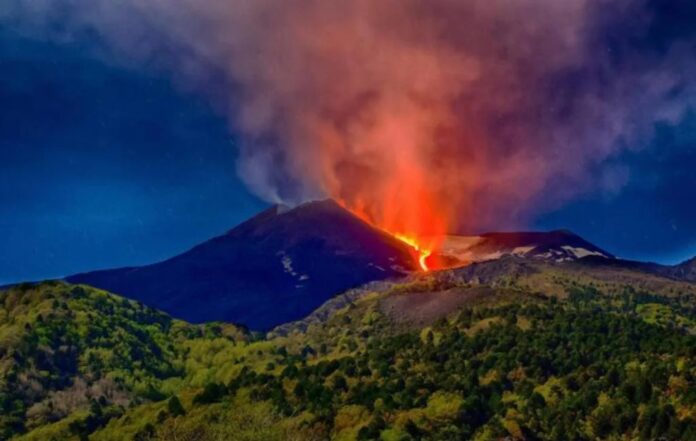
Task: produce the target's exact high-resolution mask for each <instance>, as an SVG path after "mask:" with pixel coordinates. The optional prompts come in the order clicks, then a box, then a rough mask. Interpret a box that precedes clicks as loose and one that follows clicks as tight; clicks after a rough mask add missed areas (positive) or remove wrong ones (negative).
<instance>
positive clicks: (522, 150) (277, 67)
mask: <svg viewBox="0 0 696 441" xmlns="http://www.w3.org/2000/svg"><path fill="white" fill-rule="evenodd" d="M654 3H655V2H648V1H638V0H635V1H627V0H626V1H619V2H607V1H603V0H566V1H557V0H521V1H520V0H470V1H466V2H463V1H460V0H431V1H425V0H382V1H378V2H375V1H372V0H353V1H350V2H341V1H326V0H324V1H321V0H296V1H287V0H253V1H252V0H228V1H219V0H150V1H147V2H136V1H134V0H120V1H114V0H109V1H105V0H90V1H87V0H72V1H59V0H40V1H39V0H33V1H14V2H12V1H10V2H9V3H7V4H5V5H4V6H2V7H0V20H1V21H2V22H4V23H5V24H11V25H12V26H15V27H17V29H19V30H21V32H28V33H34V34H35V35H37V36H40V37H41V38H62V39H66V40H80V39H85V38H90V39H94V40H96V41H99V42H100V44H102V45H103V47H105V48H108V50H109V52H110V53H111V54H116V55H117V56H118V57H119V58H120V59H122V60H128V62H133V63H136V64H138V63H139V64H144V65H147V66H149V67H156V68H157V69H161V70H164V71H167V72H169V73H170V74H171V75H172V78H173V79H174V81H176V82H177V83H178V84H180V85H181V87H185V88H187V89H191V90H196V91H199V92H201V93H205V94H206V95H207V96H209V97H210V99H211V100H213V101H214V102H215V103H216V104H217V105H218V106H219V108H220V109H221V110H222V111H224V112H226V113H227V114H228V115H229V118H230V123H231V125H232V126H233V128H234V130H236V131H238V132H239V133H241V134H242V142H241V144H240V145H239V148H240V159H239V161H240V162H239V164H238V171H239V174H240V176H241V177H242V178H243V179H244V180H245V181H246V182H247V184H248V185H249V187H250V188H251V189H252V190H253V191H255V192H256V193H257V194H258V195H260V196H261V197H264V198H266V199H267V200H269V201H273V202H279V201H284V202H288V203H298V202H301V201H303V200H306V199H309V198H316V197H322V196H331V197H335V198H339V199H341V200H343V201H344V202H345V203H346V204H347V205H348V206H349V207H351V208H352V209H354V210H355V211H359V212H361V213H364V214H365V215H366V216H367V217H369V218H371V219H372V220H373V221H375V222H377V223H378V224H380V225H383V226H385V227H387V228H389V229H393V230H397V231H404V232H413V233H417V234H424V233H426V232H428V231H431V230H432V231H439V230H443V229H449V230H452V229H467V230H470V229H478V228H501V227H503V228H504V227H506V226H507V227H510V226H513V225H518V224H520V223H524V222H525V221H526V220H528V219H529V218H530V217H531V216H534V215H535V214H537V213H539V212H541V211H544V210H548V209H551V208H554V207H556V206H558V205H559V204H562V203H564V202H566V201H568V200H569V199H571V198H574V197H576V196H578V195H580V194H583V193H585V192H588V191H607V192H609V193H612V194H613V193H616V192H618V191H620V188H621V187H622V185H624V184H625V182H627V180H628V179H629V176H630V172H629V171H627V170H625V169H622V168H615V167H614V166H613V165H612V164H611V162H612V161H611V160H612V159H613V158H616V157H617V155H620V154H621V152H623V151H625V150H630V149H640V148H642V147H643V146H645V145H646V144H647V143H648V142H649V141H650V139H651V137H652V136H653V130H654V126H655V124H656V123H658V122H659V123H667V124H675V123H677V122H679V121H680V119H681V118H682V115H683V113H684V112H685V110H686V109H687V108H688V106H689V105H690V104H691V103H692V102H693V98H694V81H693V80H692V78H696V76H694V74H695V73H696V69H695V66H694V61H693V60H694V56H693V55H694V54H693V41H694V39H693V36H691V35H676V36H672V37H670V39H669V40H668V41H660V43H661V44H660V45H659V47H658V46H652V45H650V44H649V42H650V41H652V40H654V39H653V38H652V37H653V36H651V34H650V32H653V31H654V29H655V26H654V25H655V24H656V23H657V24H660V23H659V20H660V17H659V16H657V15H656V14H658V12H656V11H657V10H656V8H654V7H653V6H654ZM627 17H630V19H629V20H627ZM605 163H606V164H608V165H607V166H606V167H607V168H606V170H604V171H600V172H599V174H597V172H596V170H597V169H598V168H599V169H600V170H601V169H602V167H603V164H605ZM593 176H599V177H600V178H599V179H593V178H592V177H593ZM424 213H427V215H424Z"/></svg>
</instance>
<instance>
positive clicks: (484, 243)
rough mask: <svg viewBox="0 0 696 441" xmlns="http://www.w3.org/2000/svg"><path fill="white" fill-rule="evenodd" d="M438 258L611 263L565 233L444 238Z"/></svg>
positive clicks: (595, 248)
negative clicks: (599, 260)
mask: <svg viewBox="0 0 696 441" xmlns="http://www.w3.org/2000/svg"><path fill="white" fill-rule="evenodd" d="M441 254H442V255H443V256H445V257H448V258H450V259H455V260H458V261H460V262H465V263H468V262H480V261H484V260H494V259H499V258H500V257H503V256H510V255H513V256H518V257H526V258H532V259H541V260H549V261H555V262H564V261H571V260H577V259H581V258H583V257H587V256H596V257H603V258H607V259H612V258H614V256H612V255H611V254H610V253H608V252H606V251H604V250H603V249H601V248H599V247H598V246H596V245H594V244H592V243H590V242H588V241H586V240H585V239H583V238H582V237H580V236H578V235H577V234H575V233H572V232H570V231H567V230H556V231H549V232H511V233H486V234H482V235H480V236H453V235H452V236H447V237H446V239H445V242H444V244H443V249H442V252H441Z"/></svg>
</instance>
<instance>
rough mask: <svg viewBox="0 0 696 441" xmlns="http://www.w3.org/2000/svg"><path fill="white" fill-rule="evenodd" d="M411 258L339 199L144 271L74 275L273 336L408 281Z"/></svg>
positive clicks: (262, 219)
mask: <svg viewBox="0 0 696 441" xmlns="http://www.w3.org/2000/svg"><path fill="white" fill-rule="evenodd" d="M412 269H413V258H412V256H411V254H410V251H409V250H408V249H407V247H406V246H405V245H404V244H402V243H401V242H400V241H398V240H396V239H394V238H392V237H391V236H388V235H386V234H384V233H383V232H381V231H379V230H376V229H375V228H373V227H371V226H369V225H368V224H366V223H364V222H363V221H361V220H359V219H358V218H356V217H355V216H353V215H352V214H350V213H349V212H348V211H346V210H344V209H343V208H341V207H340V206H338V204H336V203H335V202H333V201H320V202H311V203H307V204H304V205H301V206H299V207H297V208H294V209H287V208H284V207H273V208H271V209H269V210H267V211H265V212H263V213H261V214H259V215H258V216H256V217H254V218H252V219H250V220H248V221H247V222H244V223H243V224H241V225H239V226H238V227H236V228H234V229H233V230H231V231H229V232H228V233H227V234H225V235H223V236H220V237H217V238H214V239H212V240H209V241H207V242H205V243H203V244H201V245H199V246H197V247H195V248H193V249H191V250H190V251H188V252H186V253H184V254H181V255H179V256H176V257H174V258H171V259H169V260H166V261H164V262H160V263H156V264H154V265H148V266H144V267H137V268H122V269H114V270H106V271H97V272H92V273H86V274H78V275H75V276H70V277H68V278H67V279H66V280H67V281H69V282H71V283H84V284H88V285H92V286H96V287H98V288H102V289H105V290H108V291H111V292H115V293H118V294H121V295H124V296H126V297H129V298H132V299H136V300H140V301H142V302H144V303H146V304H147V305H149V306H153V307H156V308H159V309H161V310H163V311H166V312H168V313H170V314H172V315H173V316H175V317H178V318H182V319H184V320H187V321H190V322H194V323H198V322H203V321H214V320H223V321H230V322H235V323H241V324H244V325H247V326H249V327H251V328H252V329H268V328H271V327H273V326H275V325H278V324H280V323H284V322H288V321H292V320H297V319H300V318H302V317H303V316H305V315H306V314H308V313H310V312H311V311H312V310H314V309H315V308H316V307H317V306H319V305H321V304H322V303H323V302H324V301H326V300H327V299H328V298H330V297H331V296H333V295H335V294H338V293H340V292H343V291H345V290H346V289H349V288H352V287H354V286H358V285H361V284H363V283H366V282H369V281H373V280H381V279H386V278H389V277H393V276H396V275H402V274H404V273H405V272H407V271H409V270H412Z"/></svg>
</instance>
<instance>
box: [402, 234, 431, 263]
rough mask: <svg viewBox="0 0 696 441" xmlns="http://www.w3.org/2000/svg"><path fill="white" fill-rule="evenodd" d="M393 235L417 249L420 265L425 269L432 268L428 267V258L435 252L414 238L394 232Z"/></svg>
mask: <svg viewBox="0 0 696 441" xmlns="http://www.w3.org/2000/svg"><path fill="white" fill-rule="evenodd" d="M392 235H393V236H394V237H396V238H397V239H399V240H400V241H402V242H403V243H405V244H406V245H408V246H410V247H411V248H413V249H414V250H415V251H416V254H417V255H418V265H420V267H421V269H422V270H423V271H428V270H429V269H430V268H428V262H427V259H428V257H430V255H431V254H432V253H433V252H432V250H429V249H427V248H424V247H423V246H422V245H420V244H419V243H418V241H417V240H416V239H414V238H411V237H408V236H404V235H403V234H392Z"/></svg>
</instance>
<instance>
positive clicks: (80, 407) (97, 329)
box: [0, 282, 246, 439]
mask: <svg viewBox="0 0 696 441" xmlns="http://www.w3.org/2000/svg"><path fill="white" fill-rule="evenodd" d="M206 329H207V328H206V327H202V326H201V327H197V326H193V325H189V324H187V323H184V322H180V321H177V320H173V319H172V318H171V317H169V316H167V315H166V314H163V313H162V312H159V311H156V310H154V309H151V308H148V307H146V306H144V305H142V304H140V303H137V302H135V301H131V300H126V299H124V298H121V297H117V296H115V295H112V294H109V293H106V292H103V291H100V290H97V289H94V288H90V287H85V286H70V285H67V284H65V283H62V282H44V283H41V284H37V285H29V284H25V285H21V286H17V287H14V288H11V289H9V290H7V291H3V292H0V439H8V438H10V437H11V436H12V435H13V434H17V433H22V432H24V431H26V430H31V429H33V428H38V427H41V426H44V425H46V424H50V423H53V422H55V421H59V420H63V419H65V418H70V422H71V423H73V424H72V427H71V428H70V429H69V432H70V433H71V435H72V437H73V438H74V439H77V438H78V436H80V435H81V434H83V433H84V432H90V431H92V430H95V429H96V428H97V427H99V426H100V425H102V424H104V423H106V421H108V420H109V419H110V418H113V417H115V416H118V415H120V414H122V413H123V412H124V408H125V407H127V406H129V405H137V404H140V403H143V402H146V401H150V400H153V399H162V393H161V392H159V390H160V388H161V387H162V386H163V384H165V382H166V381H168V379H173V378H181V377H183V376H184V373H185V369H184V363H183V358H184V354H185V353H187V350H185V349H184V342H186V341H188V340H190V339H193V338H199V337H201V336H203V335H204V333H205V332H206ZM216 329H217V335H215V336H211V338H218V337H223V336H225V337H226V338H229V339H230V340H235V339H238V340H240V341H241V340H244V339H245V338H246V334H245V333H244V332H243V331H241V330H239V329H237V328H235V327H234V326H232V325H225V327H224V328H223V327H222V326H218V327H217V328H216ZM223 329H224V332H223ZM45 439H50V437H47V438H45Z"/></svg>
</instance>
